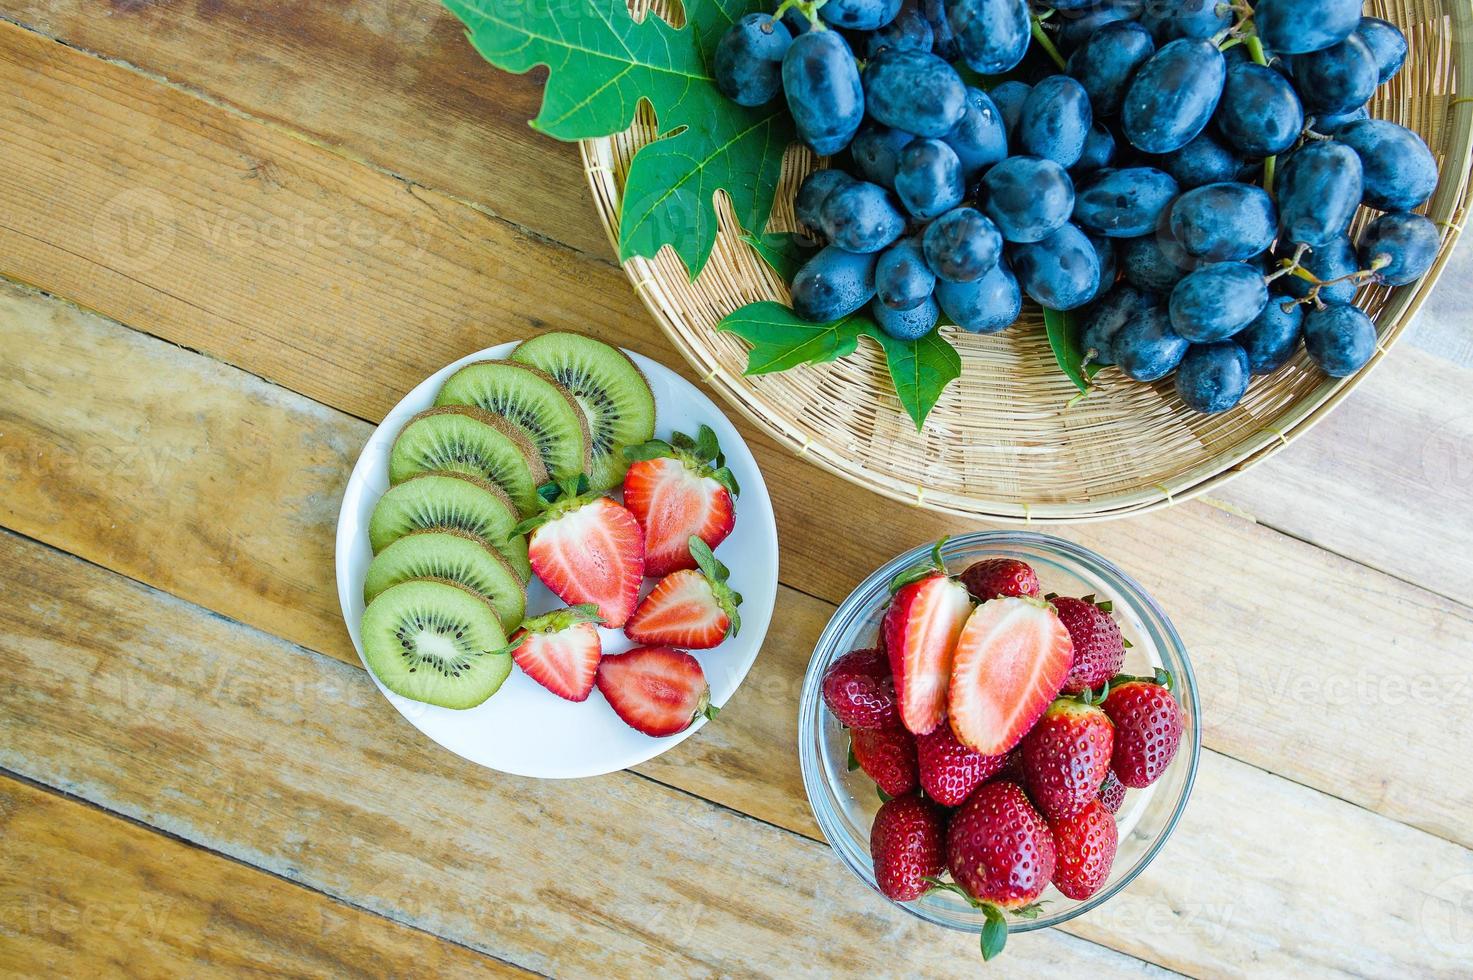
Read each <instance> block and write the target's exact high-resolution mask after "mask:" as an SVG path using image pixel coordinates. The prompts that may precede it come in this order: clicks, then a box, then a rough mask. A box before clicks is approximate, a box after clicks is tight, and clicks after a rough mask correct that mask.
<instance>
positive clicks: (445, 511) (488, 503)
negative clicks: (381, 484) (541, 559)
mask: <svg viewBox="0 0 1473 980" xmlns="http://www.w3.org/2000/svg"><path fill="white" fill-rule="evenodd" d="M518 519H519V514H518V511H517V505H516V504H515V503H513V502H512V499H511V498H510V497H508V496H507V495H506V492H505V491H504V490H502V489H501V488H500V487H498V486H496V485H495V484H494V483H488V482H486V481H485V480H482V479H479V478H477V477H474V476H470V475H468V474H465V473H443V472H436V473H421V474H419V475H418V476H411V477H410V478H409V479H407V480H405V481H404V482H403V483H400V484H398V485H397V486H393V487H390V488H389V491H388V493H385V494H384V495H383V496H382V497H380V498H379V502H378V504H377V506H375V507H374V508H373V516H372V517H370V518H369V519H368V543H369V545H370V547H372V548H373V553H374V554H378V553H379V552H380V551H383V550H384V549H385V548H387V547H388V546H389V545H391V544H393V543H394V542H395V541H397V540H399V539H400V538H402V537H404V535H406V534H409V533H411V532H414V531H430V530H442V531H444V530H449V531H464V532H465V533H466V534H474V535H475V536H476V537H478V538H480V539H481V540H483V541H486V542H488V543H489V544H490V545H491V546H492V547H493V548H495V549H496V550H497V551H498V552H500V554H501V557H503V558H505V559H506V563H507V564H508V565H510V566H511V567H512V570H513V571H515V572H516V573H517V578H519V579H521V580H522V582H523V583H526V582H529V581H531V579H532V565H531V563H530V562H529V561H528V560H527V536H526V535H524V534H517V533H516V527H517V521H518Z"/></svg>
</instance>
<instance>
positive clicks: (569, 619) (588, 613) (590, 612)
mask: <svg viewBox="0 0 1473 980" xmlns="http://www.w3.org/2000/svg"><path fill="white" fill-rule="evenodd" d="M602 621H603V620H602V619H600V618H599V615H598V607H597V606H594V605H593V604H591V603H589V604H586V605H582V606H571V607H569V608H567V609H559V610H557V611H556V612H550V613H547V614H546V615H545V616H538V617H537V618H535V619H528V620H524V621H523V622H522V628H521V629H519V630H518V631H517V632H516V634H515V635H514V636H513V637H512V651H511V657H512V659H513V660H515V661H516V663H517V666H518V667H520V668H522V670H523V671H524V672H525V673H526V675H527V676H528V677H530V678H532V679H533V680H534V681H536V682H537V683H539V684H541V685H542V686H543V687H545V688H547V689H548V690H549V691H551V692H552V693H553V694H556V695H557V696H558V697H560V698H566V699H567V700H569V701H584V700H587V698H588V693H589V692H590V691H592V690H593V679H594V675H595V674H597V673H598V662H599V659H600V658H602V657H603V643H602V642H601V641H600V640H599V636H598V627H597V626H595V625H594V624H595V623H600V622H602Z"/></svg>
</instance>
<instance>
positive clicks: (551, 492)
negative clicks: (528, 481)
mask: <svg viewBox="0 0 1473 980" xmlns="http://www.w3.org/2000/svg"><path fill="white" fill-rule="evenodd" d="M537 496H539V497H541V498H542V509H541V510H540V511H539V512H537V513H536V514H533V515H532V516H531V517H529V518H527V519H526V520H524V521H522V522H521V523H520V524H518V525H517V526H516V527H515V528H513V529H512V533H513V534H530V533H532V532H533V531H535V530H537V529H538V528H539V527H541V526H542V525H544V524H548V523H551V522H552V521H555V520H557V519H558V518H559V517H562V516H563V515H564V514H566V513H568V512H569V511H574V510H577V509H578V508H579V507H582V506H583V505H584V504H589V503H592V502H593V501H595V500H598V499H599V498H600V497H604V496H606V494H602V493H590V492H589V491H588V477H586V476H583V475H582V474H579V476H578V478H577V479H576V480H564V481H562V482H561V483H544V484H543V485H542V486H540V487H538V488H537Z"/></svg>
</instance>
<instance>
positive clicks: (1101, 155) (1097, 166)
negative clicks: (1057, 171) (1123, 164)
mask: <svg viewBox="0 0 1473 980" xmlns="http://www.w3.org/2000/svg"><path fill="white" fill-rule="evenodd" d="M1114 162H1115V137H1114V135H1113V134H1112V133H1111V132H1110V130H1108V129H1106V128H1105V127H1104V126H1101V125H1100V124H1099V123H1095V124H1094V125H1093V126H1091V127H1089V135H1088V136H1086V137H1085V138H1084V150H1083V151H1082V152H1080V154H1079V161H1078V162H1077V163H1075V164H1074V166H1073V167H1072V168H1071V169H1070V171H1069V176H1070V178H1071V179H1073V180H1076V181H1077V180H1078V179H1079V178H1080V177H1082V176H1084V175H1087V174H1092V173H1094V172H1095V171H1097V170H1102V169H1104V168H1105V167H1108V166H1109V165H1110V164H1112V163H1114Z"/></svg>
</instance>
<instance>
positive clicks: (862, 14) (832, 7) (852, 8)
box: [818, 0, 900, 31]
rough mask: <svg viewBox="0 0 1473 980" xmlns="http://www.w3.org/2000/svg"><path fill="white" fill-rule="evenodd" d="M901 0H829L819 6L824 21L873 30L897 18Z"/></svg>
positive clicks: (839, 25) (855, 29) (857, 29)
mask: <svg viewBox="0 0 1473 980" xmlns="http://www.w3.org/2000/svg"><path fill="white" fill-rule="evenodd" d="M899 12H900V0H828V3H826V4H824V5H823V6H822V7H819V8H818V16H819V17H822V18H823V20H824V23H827V24H833V25H834V26H835V27H847V28H849V29H850V30H854V31H872V30H874V29H875V28H877V27H883V26H884V25H886V24H888V23H890V22H891V21H892V20H894V19H895V15H896V14H898V13H899Z"/></svg>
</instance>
